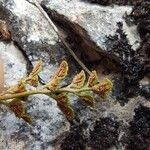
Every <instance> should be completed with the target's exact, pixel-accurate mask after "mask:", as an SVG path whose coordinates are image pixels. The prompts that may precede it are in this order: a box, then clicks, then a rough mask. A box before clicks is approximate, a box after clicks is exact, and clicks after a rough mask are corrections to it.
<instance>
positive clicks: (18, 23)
mask: <svg viewBox="0 0 150 150" xmlns="http://www.w3.org/2000/svg"><path fill="white" fill-rule="evenodd" d="M0 14H1V15H0V16H1V18H3V19H4V20H5V21H6V22H7V25H8V28H9V30H10V32H11V34H12V39H13V41H15V42H16V43H17V44H18V45H19V47H20V48H21V49H22V50H23V51H24V52H25V53H26V55H27V57H28V59H29V60H30V61H31V62H32V64H33V65H35V63H36V62H37V61H38V60H40V59H41V60H43V62H44V65H43V66H44V70H43V73H42V74H41V78H42V79H43V80H44V81H48V80H49V78H50V77H51V75H52V73H53V72H54V70H55V69H56V68H57V66H58V64H59V63H60V62H61V61H62V60H64V59H67V60H68V61H69V60H70V59H71V57H70V55H69V54H68V53H67V52H66V50H65V49H64V48H63V47H62V44H61V42H60V41H59V38H58V36H57V34H56V33H55V31H54V30H53V28H52V27H51V26H50V25H49V23H48V21H47V20H46V19H45V18H44V17H43V15H42V14H41V12H40V11H39V10H38V9H37V8H36V7H35V6H34V5H33V4H31V3H29V2H27V1H25V0H20V1H17V0H10V1H7V0H2V1H0ZM70 64H72V66H73V65H74V62H73V61H70ZM72 68H75V69H74V70H73V72H75V71H76V70H77V69H76V67H72Z"/></svg>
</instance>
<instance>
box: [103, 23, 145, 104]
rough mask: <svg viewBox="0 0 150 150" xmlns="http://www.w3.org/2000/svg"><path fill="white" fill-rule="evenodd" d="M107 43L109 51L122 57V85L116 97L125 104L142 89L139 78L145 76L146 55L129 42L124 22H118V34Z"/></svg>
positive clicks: (110, 37)
mask: <svg viewBox="0 0 150 150" xmlns="http://www.w3.org/2000/svg"><path fill="white" fill-rule="evenodd" d="M106 43H107V44H106V45H107V49H108V52H109V53H110V54H115V55H117V56H119V58H120V63H121V67H122V75H121V79H120V80H121V82H122V83H121V85H122V87H121V88H120V90H121V91H120V93H119V95H116V99H117V100H118V101H119V102H121V104H125V103H126V102H128V98H129V97H132V96H135V95H136V94H137V92H138V91H140V89H139V80H141V79H142V78H143V76H144V73H143V68H144V63H145V61H144V56H143V55H142V54H141V53H138V51H134V50H133V49H132V46H131V45H129V44H128V40H127V37H126V34H125V33H124V32H123V30H122V23H118V29H117V31H116V34H115V35H114V36H108V37H107V41H106ZM135 91H136V92H135Z"/></svg>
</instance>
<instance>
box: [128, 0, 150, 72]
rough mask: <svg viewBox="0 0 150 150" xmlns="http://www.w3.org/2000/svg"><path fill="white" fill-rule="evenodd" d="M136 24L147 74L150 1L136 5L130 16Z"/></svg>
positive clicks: (149, 54) (149, 64)
mask: <svg viewBox="0 0 150 150" xmlns="http://www.w3.org/2000/svg"><path fill="white" fill-rule="evenodd" d="M129 17H130V19H132V21H133V23H134V24H137V26H138V31H139V34H140V36H141V39H142V42H141V46H140V48H139V53H141V54H143V55H144V57H145V70H144V71H145V73H149V72H150V61H149V59H150V1H149V0H145V1H142V2H141V3H139V4H138V5H135V6H134V8H133V11H132V12H131V14H130V16H129Z"/></svg>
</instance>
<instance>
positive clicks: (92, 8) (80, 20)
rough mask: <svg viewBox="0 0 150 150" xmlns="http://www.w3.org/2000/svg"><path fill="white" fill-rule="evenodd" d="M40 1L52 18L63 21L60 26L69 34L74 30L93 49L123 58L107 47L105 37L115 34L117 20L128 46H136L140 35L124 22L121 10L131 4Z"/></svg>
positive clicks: (123, 11) (112, 56)
mask: <svg viewBox="0 0 150 150" xmlns="http://www.w3.org/2000/svg"><path fill="white" fill-rule="evenodd" d="M41 4H42V6H43V8H45V10H46V11H47V12H48V13H49V15H50V16H51V17H52V18H53V19H54V20H55V21H56V22H59V23H60V24H63V25H64V26H63V27H64V28H65V27H66V28H69V29H70V31H72V34H73V33H76V34H78V35H79V36H80V37H81V38H82V39H83V41H84V43H86V44H87V43H88V45H89V46H91V47H92V49H93V50H96V51H98V52H100V53H101V54H104V55H107V56H108V57H111V58H114V59H115V60H117V61H120V62H122V61H123V59H124V58H123V57H122V58H121V57H120V56H119V55H118V53H113V52H110V51H109V48H108V44H107V37H108V36H109V35H111V36H114V35H115V33H116V30H117V28H118V26H117V23H118V22H121V23H122V24H123V30H124V32H125V33H126V35H127V38H128V43H129V44H131V45H132V48H133V49H134V50H136V49H137V48H138V47H139V42H140V37H139V35H138V32H137V29H136V26H128V25H127V24H126V22H125V19H124V17H125V14H129V13H130V12H131V11H132V7H131V6H117V5H116V6H113V7H110V6H107V7H103V6H99V5H96V4H89V3H85V2H83V1H80V0H69V1H68V0H62V1H61V2H60V1H55V0H43V1H42V3H41ZM74 36H75V34H74ZM83 49H84V48H83ZM85 51H86V50H85ZM120 53H123V52H120Z"/></svg>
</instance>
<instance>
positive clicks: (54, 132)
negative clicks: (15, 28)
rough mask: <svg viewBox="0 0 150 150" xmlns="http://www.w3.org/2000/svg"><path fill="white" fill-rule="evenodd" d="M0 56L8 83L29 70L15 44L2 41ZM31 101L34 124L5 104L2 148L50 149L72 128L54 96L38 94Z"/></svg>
mask: <svg viewBox="0 0 150 150" xmlns="http://www.w3.org/2000/svg"><path fill="white" fill-rule="evenodd" d="M0 56H1V57H2V59H3V60H4V71H5V86H6V87H8V86H11V85H14V84H16V82H17V81H18V80H19V79H21V78H22V77H23V76H25V75H26V73H27V70H26V64H27V62H26V59H25V58H24V56H23V54H22V53H21V51H20V50H19V49H18V48H17V47H16V46H14V44H13V43H4V42H0ZM28 101H29V102H28V103H27V110H28V112H29V114H30V115H31V116H32V117H33V120H34V121H35V126H30V125H29V124H27V123H26V122H25V121H23V120H22V119H19V118H17V117H15V115H14V114H13V113H12V112H10V110H8V109H7V108H6V107H2V106H1V108H0V149H3V150H7V149H13V150H18V149H19V150H22V149H37V147H38V149H42V148H44V149H45V148H50V147H51V145H50V143H51V142H52V141H53V140H55V139H56V138H57V137H58V136H59V135H61V134H62V133H63V132H64V131H66V130H68V128H69V123H68V121H67V120H66V118H65V117H64V115H63V114H62V112H61V111H60V110H59V109H58V107H57V105H56V102H55V101H54V100H53V99H50V98H49V97H47V96H44V95H36V96H30V97H29V98H28ZM7 143H8V144H7Z"/></svg>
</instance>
